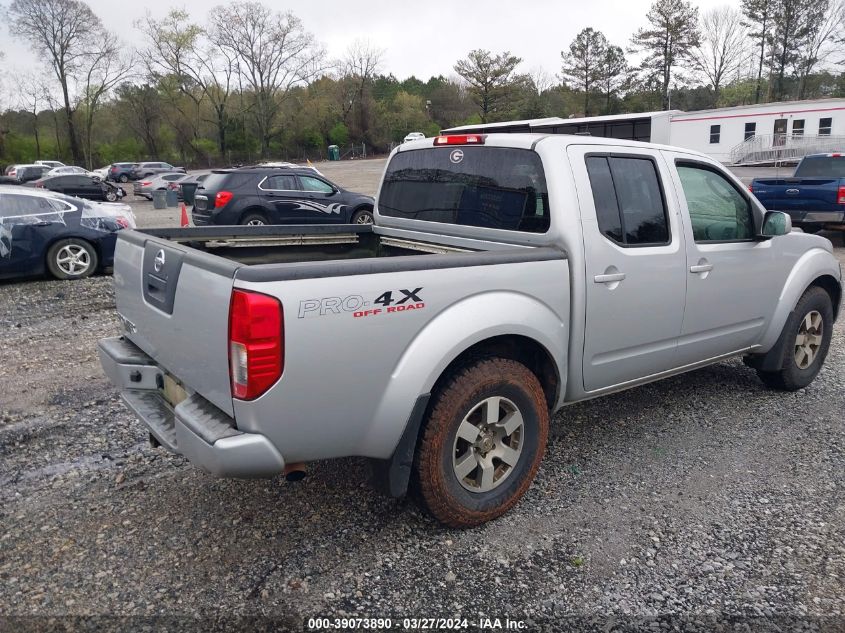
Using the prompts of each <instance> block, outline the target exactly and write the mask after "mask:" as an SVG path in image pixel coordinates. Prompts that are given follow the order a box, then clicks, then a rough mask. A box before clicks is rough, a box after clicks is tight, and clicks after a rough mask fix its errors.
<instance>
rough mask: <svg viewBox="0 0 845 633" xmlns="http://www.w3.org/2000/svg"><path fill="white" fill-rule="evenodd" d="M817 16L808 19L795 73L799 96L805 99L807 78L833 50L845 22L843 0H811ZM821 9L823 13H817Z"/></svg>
mask: <svg viewBox="0 0 845 633" xmlns="http://www.w3.org/2000/svg"><path fill="white" fill-rule="evenodd" d="M811 5H812V6H813V7H814V8H815V11H814V13H816V15H815V16H813V17H811V18H810V19H808V21H807V26H806V29H805V32H804V37H803V38H802V39H801V41H800V42H799V46H798V60H797V63H796V64H795V74H796V75H797V76H798V98H799V99H803V98H804V97H805V94H806V90H807V78H808V77H809V76H810V74H811V73H812V72H813V70H814V69H815V68H816V67H817V66H818V64H820V63H822V62H824V61H825V60H826V59H827V58H828V56H829V55H830V54H831V53H832V52H833V50H835V49H834V44H835V42H836V35H837V33H838V31H839V29H840V28H841V27H842V25H843V23H845V4H843V2H842V1H841V0H836V1H831V0H822V1H821V2H819V1H815V2H813V1H812V0H811ZM818 11H821V13H817V12H818Z"/></svg>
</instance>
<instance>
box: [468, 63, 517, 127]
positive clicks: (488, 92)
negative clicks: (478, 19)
mask: <svg viewBox="0 0 845 633" xmlns="http://www.w3.org/2000/svg"><path fill="white" fill-rule="evenodd" d="M521 62H522V60H521V59H520V58H519V57H516V56H514V55H511V54H510V52H508V51H505V52H504V53H501V54H499V55H496V56H495V57H494V56H493V54H492V53H491V52H490V51H485V50H481V49H476V50H474V51H470V53H469V55H468V56H467V58H466V59H462V60H460V61H459V62H458V63H457V64H455V67H454V68H455V72H456V73H458V74H459V75H460V76H461V77H462V78H463V79H464V81H466V82H467V84H468V90H469V94H470V96H471V98H472V100H473V102H474V103H475V104H476V106H478V108H479V110H480V114H481V122H482V123H487V122H488V121H489V119H490V115H491V113H493V112H496V111H498V110H499V108H502V109H504V107H505V106H506V105H507V102H508V99H509V97H510V92H511V88H512V83H513V79H514V72H515V70H516V67H517V66H519V64H520V63H521Z"/></svg>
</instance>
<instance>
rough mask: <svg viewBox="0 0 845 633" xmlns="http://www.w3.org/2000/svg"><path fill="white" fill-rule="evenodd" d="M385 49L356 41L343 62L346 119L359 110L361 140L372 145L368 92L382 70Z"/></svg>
mask: <svg viewBox="0 0 845 633" xmlns="http://www.w3.org/2000/svg"><path fill="white" fill-rule="evenodd" d="M383 57H384V49H383V48H378V47H376V46H373V45H372V44H371V43H370V42H369V41H367V40H361V39H359V40H355V41H354V42H353V43H352V44H351V45H350V46H349V48H348V49H347V51H346V57H345V59H344V60H343V74H344V79H345V83H346V84H347V86H348V88H349V89H348V91H347V93H346V95H345V97H344V103H343V108H342V109H343V114H344V119H346V117H347V115H348V114H350V113H351V112H352V110H353V109H354V108H356V107H357V109H358V126H359V132H360V136H361V140H362V141H364V142H367V143H371V142H372V139H371V138H370V135H369V111H368V103H367V101H368V98H367V90H368V88H369V89H371V88H372V84H373V80H374V79H375V77H376V75H377V74H378V72H379V70H380V69H381V63H382V58H383Z"/></svg>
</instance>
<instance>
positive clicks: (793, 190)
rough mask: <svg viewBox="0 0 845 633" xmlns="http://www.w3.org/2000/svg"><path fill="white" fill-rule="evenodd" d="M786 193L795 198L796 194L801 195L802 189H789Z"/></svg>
mask: <svg viewBox="0 0 845 633" xmlns="http://www.w3.org/2000/svg"><path fill="white" fill-rule="evenodd" d="M786 193H788V194H789V195H791V196H794V195H795V194H796V193H801V190H800V189H787V190H786Z"/></svg>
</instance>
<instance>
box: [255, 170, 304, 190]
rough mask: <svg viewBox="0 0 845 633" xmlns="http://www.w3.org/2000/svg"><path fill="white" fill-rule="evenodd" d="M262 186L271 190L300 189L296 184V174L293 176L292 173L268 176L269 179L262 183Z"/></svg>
mask: <svg viewBox="0 0 845 633" xmlns="http://www.w3.org/2000/svg"><path fill="white" fill-rule="evenodd" d="M261 188H262V189H267V190H269V191H298V190H299V187H298V186H297V185H296V176H291V175H290V174H281V175H276V176H267V179H266V180H265V181H264V182H262V183H261Z"/></svg>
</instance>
